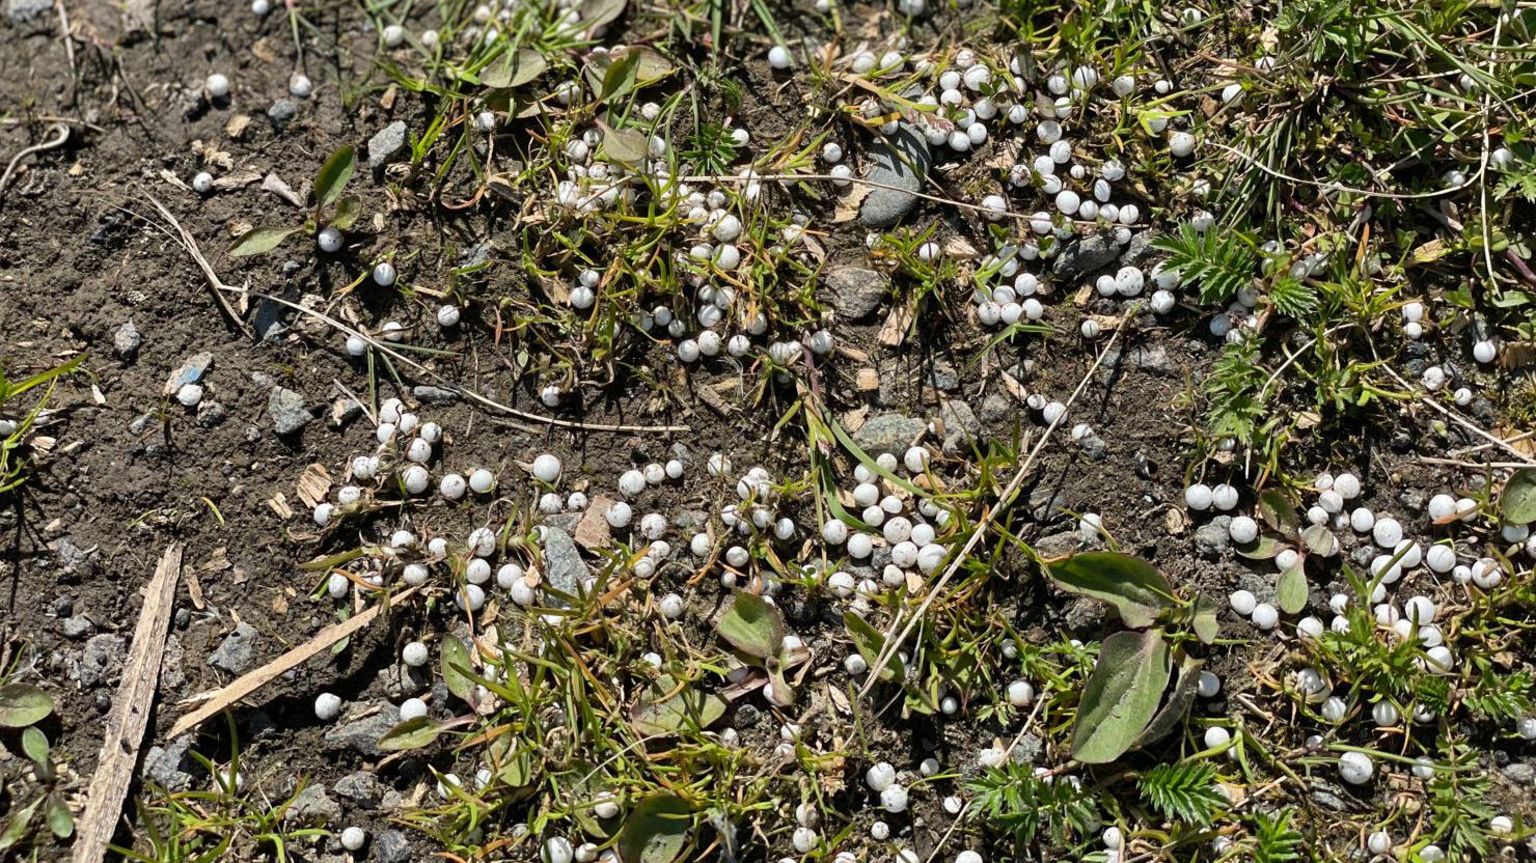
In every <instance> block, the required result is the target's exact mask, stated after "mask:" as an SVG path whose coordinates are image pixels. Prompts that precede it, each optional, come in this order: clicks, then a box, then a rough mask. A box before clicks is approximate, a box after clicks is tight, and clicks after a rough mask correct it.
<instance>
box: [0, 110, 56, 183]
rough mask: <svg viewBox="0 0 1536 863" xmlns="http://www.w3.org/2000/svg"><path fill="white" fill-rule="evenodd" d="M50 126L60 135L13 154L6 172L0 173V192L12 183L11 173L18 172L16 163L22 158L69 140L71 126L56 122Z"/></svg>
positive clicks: (53, 147)
mask: <svg viewBox="0 0 1536 863" xmlns="http://www.w3.org/2000/svg"><path fill="white" fill-rule="evenodd" d="M49 128H50V129H52V130H53V131H54V132H55V133H56V134H57V135H58V137H57V138H54V139H52V140H49V141H44V142H42V143H41V144H33V145H32V146H30V147H26V148H24V149H23V150H22V151H21V152H20V153H17V154H16V155H14V156H12V157H11V162H10V164H8V165H6V166H5V173H4V174H0V192H4V191H5V189H6V187H7V186H9V185H10V184H11V175H12V174H14V173H15V172H16V165H17V164H18V163H19V162H21V160H22V159H25V158H26V157H28V156H30V155H32V154H33V153H42V152H44V151H46V150H53V149H57V148H59V147H62V146H64V142H65V141H68V140H69V126H67V125H65V124H63V123H54V124H53V125H52V126H50V127H49Z"/></svg>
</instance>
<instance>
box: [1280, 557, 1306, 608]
mask: <svg viewBox="0 0 1536 863" xmlns="http://www.w3.org/2000/svg"><path fill="white" fill-rule="evenodd" d="M1275 602H1276V604H1278V605H1279V606H1280V610H1281V611H1283V612H1285V613H1286V614H1295V613H1297V612H1299V611H1301V610H1302V609H1303V608H1306V607H1307V574H1306V571H1305V570H1304V569H1303V567H1302V562H1301V561H1299V560H1298V561H1297V562H1296V565H1295V566H1293V567H1291V568H1290V569H1287V570H1286V571H1285V572H1282V573H1280V580H1279V581H1277V582H1276V583H1275Z"/></svg>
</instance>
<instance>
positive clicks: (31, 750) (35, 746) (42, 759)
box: [21, 728, 48, 770]
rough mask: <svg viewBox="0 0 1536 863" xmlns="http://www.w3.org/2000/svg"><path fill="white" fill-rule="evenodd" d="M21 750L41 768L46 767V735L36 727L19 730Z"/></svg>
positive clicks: (44, 768)
mask: <svg viewBox="0 0 1536 863" xmlns="http://www.w3.org/2000/svg"><path fill="white" fill-rule="evenodd" d="M21 751H22V752H25V753H26V755H27V757H28V758H30V759H32V763H33V764H36V765H37V766H38V767H39V768H41V769H43V770H47V769H48V737H47V735H45V734H43V732H41V731H38V730H37V729H36V728H28V729H27V730H26V731H23V732H21Z"/></svg>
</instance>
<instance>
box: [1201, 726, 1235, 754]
mask: <svg viewBox="0 0 1536 863" xmlns="http://www.w3.org/2000/svg"><path fill="white" fill-rule="evenodd" d="M1231 740H1232V732H1230V731H1228V730H1227V729H1225V728H1223V727H1221V726H1220V725H1212V726H1211V727H1210V728H1207V729H1205V748H1206V749H1215V748H1216V747H1218V746H1225V745H1227V744H1228V743H1229V742H1231Z"/></svg>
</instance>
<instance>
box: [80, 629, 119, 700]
mask: <svg viewBox="0 0 1536 863" xmlns="http://www.w3.org/2000/svg"><path fill="white" fill-rule="evenodd" d="M126 645H127V642H126V641H124V640H123V637H122V636H120V635H113V634H111V633H102V634H101V635H93V636H91V639H90V640H89V641H87V642H86V643H85V649H84V650H83V651H81V653H80V665H79V667H78V669H77V677H78V678H79V680H80V687H81V688H82V689H90V688H92V687H95V686H98V685H100V684H102V683H109V682H112V681H113V680H115V679H116V677H117V673H118V671H119V670H120V669H121V668H122V664H123V654H124V652H125V650H126V649H127V647H126Z"/></svg>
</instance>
